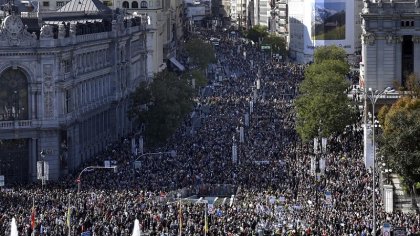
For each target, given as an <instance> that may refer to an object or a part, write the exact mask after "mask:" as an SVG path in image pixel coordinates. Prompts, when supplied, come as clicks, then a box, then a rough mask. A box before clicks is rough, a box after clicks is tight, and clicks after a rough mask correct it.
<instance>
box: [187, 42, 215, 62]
mask: <svg viewBox="0 0 420 236" xmlns="http://www.w3.org/2000/svg"><path fill="white" fill-rule="evenodd" d="M185 48H186V50H187V52H188V55H189V56H190V58H191V59H192V60H193V62H194V63H196V64H197V65H198V66H200V68H202V69H204V68H206V67H207V65H208V64H210V63H213V62H215V61H216V56H215V53H214V49H213V46H212V45H211V44H210V43H206V42H204V41H203V40H201V39H198V38H194V39H191V40H190V41H188V42H187V44H186V46H185Z"/></svg>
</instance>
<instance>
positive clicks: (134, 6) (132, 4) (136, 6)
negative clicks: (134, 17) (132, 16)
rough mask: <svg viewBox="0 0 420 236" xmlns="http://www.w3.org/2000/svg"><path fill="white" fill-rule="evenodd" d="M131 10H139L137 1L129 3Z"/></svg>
mask: <svg viewBox="0 0 420 236" xmlns="http://www.w3.org/2000/svg"><path fill="white" fill-rule="evenodd" d="M131 8H134V9H137V8H139V3H138V2H137V1H133V2H132V3H131Z"/></svg>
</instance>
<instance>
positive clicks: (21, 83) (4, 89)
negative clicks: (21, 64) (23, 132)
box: [0, 68, 29, 121]
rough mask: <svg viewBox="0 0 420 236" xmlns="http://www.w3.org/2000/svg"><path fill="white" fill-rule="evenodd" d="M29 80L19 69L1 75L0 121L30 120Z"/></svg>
mask: <svg viewBox="0 0 420 236" xmlns="http://www.w3.org/2000/svg"><path fill="white" fill-rule="evenodd" d="M28 112H29V109H28V79H27V77H26V75H25V74H24V73H23V72H22V71H21V70H19V69H12V68H10V69H7V70H6V71H4V72H3V73H2V74H1V75H0V121H8V120H27V119H28Z"/></svg>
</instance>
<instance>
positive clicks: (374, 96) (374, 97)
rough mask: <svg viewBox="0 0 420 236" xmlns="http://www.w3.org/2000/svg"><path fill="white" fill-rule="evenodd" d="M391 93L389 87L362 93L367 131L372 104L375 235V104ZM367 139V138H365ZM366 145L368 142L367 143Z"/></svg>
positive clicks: (374, 223) (374, 229) (374, 226)
mask: <svg viewBox="0 0 420 236" xmlns="http://www.w3.org/2000/svg"><path fill="white" fill-rule="evenodd" d="M388 92H391V88H390V87H387V88H386V89H384V90H380V91H378V90H373V89H372V88H369V89H368V90H367V91H366V90H365V91H363V92H362V93H363V94H364V95H365V117H364V125H365V129H367V100H368V99H369V101H370V102H371V104H372V147H373V164H372V176H373V177H372V185H373V188H372V210H373V216H372V228H373V234H376V206H375V203H376V197H375V186H376V185H375V183H376V182H375V159H376V144H375V104H376V102H377V101H378V99H379V98H380V97H381V96H382V95H383V94H385V93H388ZM364 138H365V139H366V136H365V137H364ZM365 145H366V142H365ZM364 150H365V158H367V157H366V155H367V149H366V147H365V148H364Z"/></svg>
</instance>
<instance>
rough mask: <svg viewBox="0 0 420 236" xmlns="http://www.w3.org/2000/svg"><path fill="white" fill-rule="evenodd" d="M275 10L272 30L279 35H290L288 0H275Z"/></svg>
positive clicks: (285, 36)
mask: <svg viewBox="0 0 420 236" xmlns="http://www.w3.org/2000/svg"><path fill="white" fill-rule="evenodd" d="M272 10H273V11H274V12H273V17H274V19H273V20H274V21H273V25H272V27H271V29H272V31H273V32H275V33H276V34H277V35H279V36H282V37H284V38H287V36H288V17H287V16H288V10H287V0H276V1H274V9H272Z"/></svg>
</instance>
